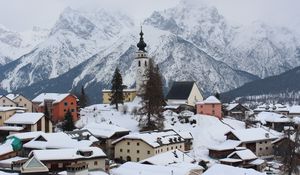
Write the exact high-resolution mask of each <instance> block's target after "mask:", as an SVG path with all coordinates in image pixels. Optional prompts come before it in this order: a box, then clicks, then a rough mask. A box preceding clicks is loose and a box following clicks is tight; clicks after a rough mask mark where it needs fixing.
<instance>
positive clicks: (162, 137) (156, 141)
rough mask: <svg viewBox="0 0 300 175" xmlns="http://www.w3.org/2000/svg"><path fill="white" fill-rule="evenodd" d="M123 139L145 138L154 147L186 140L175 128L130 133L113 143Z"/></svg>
mask: <svg viewBox="0 0 300 175" xmlns="http://www.w3.org/2000/svg"><path fill="white" fill-rule="evenodd" d="M123 139H139V140H143V141H144V142H146V143H147V144H149V145H150V146H152V147H154V148H155V147H159V146H161V145H167V144H172V143H180V142H184V139H183V138H182V137H181V136H180V135H179V134H178V133H176V132H175V131H174V130H165V131H151V132H141V133H131V134H129V135H126V136H123V137H122V138H120V139H117V140H115V141H114V142H113V144H115V143H117V142H119V141H121V140H123Z"/></svg>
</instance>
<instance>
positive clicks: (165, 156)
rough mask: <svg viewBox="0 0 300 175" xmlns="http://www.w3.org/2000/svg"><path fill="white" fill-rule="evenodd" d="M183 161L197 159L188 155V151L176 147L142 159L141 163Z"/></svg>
mask: <svg viewBox="0 0 300 175" xmlns="http://www.w3.org/2000/svg"><path fill="white" fill-rule="evenodd" d="M182 162H186V163H195V162H196V160H195V159H193V158H192V157H190V156H189V155H187V154H186V153H184V152H182V151H181V150H178V149H175V150H170V151H167V152H164V153H161V154H157V155H155V156H152V157H149V158H147V159H144V160H142V161H140V162H139V163H142V164H149V165H162V166H166V165H170V164H176V163H182Z"/></svg>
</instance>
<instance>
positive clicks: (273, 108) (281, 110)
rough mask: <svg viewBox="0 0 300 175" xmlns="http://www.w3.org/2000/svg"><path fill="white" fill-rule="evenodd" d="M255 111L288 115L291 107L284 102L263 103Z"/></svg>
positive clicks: (255, 112) (256, 112)
mask: <svg viewBox="0 0 300 175" xmlns="http://www.w3.org/2000/svg"><path fill="white" fill-rule="evenodd" d="M253 112H254V114H258V113H260V112H274V113H277V114H282V115H288V114H289V109H288V107H287V106H285V105H282V104H262V105H260V106H257V107H256V108H255V109H254V110H253Z"/></svg>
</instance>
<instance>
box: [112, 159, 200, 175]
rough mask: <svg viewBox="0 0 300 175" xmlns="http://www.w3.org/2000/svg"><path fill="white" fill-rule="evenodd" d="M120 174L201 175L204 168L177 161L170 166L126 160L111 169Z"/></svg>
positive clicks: (113, 172)
mask: <svg viewBox="0 0 300 175" xmlns="http://www.w3.org/2000/svg"><path fill="white" fill-rule="evenodd" d="M111 172H112V174H118V175H139V174H141V175H156V174H157V175H201V174H202V172H203V168H202V167H201V166H199V165H197V164H191V163H177V164H171V165H168V166H162V165H146V164H140V163H135V162H126V163H124V164H123V165H121V166H120V167H118V168H115V169H112V170H111Z"/></svg>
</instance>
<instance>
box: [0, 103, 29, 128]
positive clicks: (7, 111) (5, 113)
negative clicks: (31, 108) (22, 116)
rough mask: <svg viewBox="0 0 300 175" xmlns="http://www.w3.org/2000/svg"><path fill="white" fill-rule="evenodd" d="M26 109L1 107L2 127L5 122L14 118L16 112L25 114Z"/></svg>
mask: <svg viewBox="0 0 300 175" xmlns="http://www.w3.org/2000/svg"><path fill="white" fill-rule="evenodd" d="M25 111H26V109H25V108H21V107H2V106H0V126H2V125H3V124H4V121H5V120H7V119H9V118H10V117H11V116H13V115H14V114H15V113H16V112H25Z"/></svg>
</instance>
